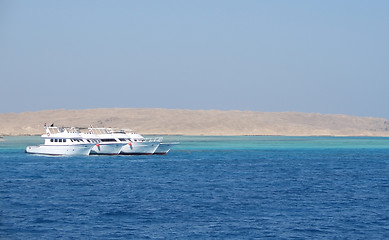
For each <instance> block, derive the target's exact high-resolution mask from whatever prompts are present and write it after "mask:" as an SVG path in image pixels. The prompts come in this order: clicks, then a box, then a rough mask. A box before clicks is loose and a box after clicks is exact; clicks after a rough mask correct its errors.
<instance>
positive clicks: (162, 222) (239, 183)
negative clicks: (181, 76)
mask: <svg viewBox="0 0 389 240" xmlns="http://www.w3.org/2000/svg"><path fill="white" fill-rule="evenodd" d="M4 139H5V141H2V142H0V239H389V138H371V137H265V136H245V137H211V136H202V137H184V136H168V137H165V139H166V141H169V140H172V141H180V142H181V144H180V145H178V146H176V147H175V148H173V149H172V150H171V151H170V152H169V153H168V154H167V155H164V156H85V157H44V156H37V155H28V154H25V153H24V149H25V147H26V146H27V145H31V144H39V143H41V140H40V138H39V137H4Z"/></svg>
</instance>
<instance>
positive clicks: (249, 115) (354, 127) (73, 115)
mask: <svg viewBox="0 0 389 240" xmlns="http://www.w3.org/2000/svg"><path fill="white" fill-rule="evenodd" d="M44 123H47V124H51V123H55V124H56V125H57V126H75V127H88V126H89V125H93V126H96V127H99V126H105V127H116V128H127V129H134V130H135V131H137V132H139V133H142V134H170V135H289V136H311V135H320V136H322V135H333V136H389V120H387V119H382V118H371V117H355V116H348V115H323V114H316V113H296V112H283V113H266V112H252V111H218V110H172V109H151V108H148V109H135V108H112V109H111V108H110V109H87V110H64V109H59V110H47V111H38V112H23V113H3V114H0V135H3V136H4V135H40V134H42V133H43V125H44Z"/></svg>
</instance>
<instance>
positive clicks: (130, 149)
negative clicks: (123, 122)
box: [114, 130, 162, 155]
mask: <svg viewBox="0 0 389 240" xmlns="http://www.w3.org/2000/svg"><path fill="white" fill-rule="evenodd" d="M114 134H121V136H122V138H121V139H122V140H126V141H127V142H128V144H127V145H124V146H123V148H122V150H121V152H120V154H123V155H152V154H154V152H155V150H157V148H158V146H159V144H160V143H161V141H162V138H144V137H143V136H142V135H140V134H138V133H135V132H134V131H132V130H119V131H114Z"/></svg>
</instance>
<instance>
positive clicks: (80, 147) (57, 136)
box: [25, 126, 96, 155]
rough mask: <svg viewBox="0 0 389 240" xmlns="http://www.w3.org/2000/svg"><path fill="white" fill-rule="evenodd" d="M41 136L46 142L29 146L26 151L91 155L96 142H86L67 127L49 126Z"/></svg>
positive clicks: (45, 153) (48, 153)
mask: <svg viewBox="0 0 389 240" xmlns="http://www.w3.org/2000/svg"><path fill="white" fill-rule="evenodd" d="M45 131H46V133H45V134H43V135H42V136H41V138H43V139H44V144H41V145H38V146H28V147H27V148H26V150H25V152H26V153H31V154H43V155H89V153H90V151H91V149H92V147H94V146H95V145H96V143H92V142H84V141H83V139H82V137H81V135H80V134H79V133H77V132H73V131H71V130H68V129H66V128H58V127H54V126H51V127H47V126H45Z"/></svg>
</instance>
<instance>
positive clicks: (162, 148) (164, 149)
mask: <svg viewBox="0 0 389 240" xmlns="http://www.w3.org/2000/svg"><path fill="white" fill-rule="evenodd" d="M174 145H178V143H160V144H159V146H158V148H157V150H155V152H154V154H155V155H165V154H166V153H168V152H169V151H170V149H171V148H172V147H173V146H174Z"/></svg>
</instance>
